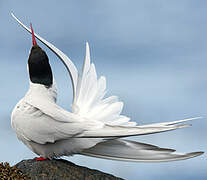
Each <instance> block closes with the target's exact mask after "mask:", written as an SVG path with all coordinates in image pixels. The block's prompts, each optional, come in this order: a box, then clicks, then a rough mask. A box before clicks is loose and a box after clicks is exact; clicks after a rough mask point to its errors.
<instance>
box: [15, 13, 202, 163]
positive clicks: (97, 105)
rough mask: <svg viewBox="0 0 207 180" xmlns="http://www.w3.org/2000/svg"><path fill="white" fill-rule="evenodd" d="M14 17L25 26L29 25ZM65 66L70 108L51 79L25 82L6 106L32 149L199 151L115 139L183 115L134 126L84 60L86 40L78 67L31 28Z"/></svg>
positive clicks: (137, 154)
mask: <svg viewBox="0 0 207 180" xmlns="http://www.w3.org/2000/svg"><path fill="white" fill-rule="evenodd" d="M12 16H13V17H14V18H15V19H16V20H17V22H18V23H19V24H20V25H21V26H23V27H24V28H25V29H26V30H27V31H28V32H30V33H31V31H30V29H29V28H27V27H26V26H25V25H24V24H22V23H21V22H20V21H19V20H18V19H17V18H16V17H15V16H14V15H13V14H12ZM35 36H36V38H37V39H39V40H40V41H41V42H43V43H44V44H45V45H46V46H47V47H49V48H50V49H51V50H52V51H53V52H54V53H55V54H56V55H57V56H58V57H59V58H60V60H61V61H62V62H63V63H64V65H65V66H66V68H67V70H68V72H69V74H70V77H71V80H72V85H73V103H72V112H68V111H66V110H64V109H63V108H61V107H59V106H58V105H56V97H57V90H56V85H55V83H53V85H52V86H51V87H50V88H46V87H45V86H44V85H41V84H35V83H32V82H30V88H29V91H28V92H27V94H26V95H25V96H24V98H23V99H21V100H20V102H19V103H18V104H17V105H16V107H15V108H14V110H13V112H12V117H11V124H12V127H13V129H14V130H15V132H16V134H17V137H18V138H19V139H20V140H21V141H22V142H23V143H24V144H25V145H26V146H28V147H29V148H30V149H31V150H32V151H33V152H34V153H36V154H38V155H40V156H42V157H47V158H50V159H51V158H53V157H59V156H63V155H66V156H68V155H72V154H83V155H88V156H94V157H100V158H106V159H114V160H123V161H137V162H139V161H140V162H161V161H172V160H182V159H187V158H191V157H195V156H198V155H201V154H202V153H203V152H194V153H187V154H179V153H175V150H172V149H164V148H159V147H157V146H153V145H148V144H143V143H139V142H134V141H129V140H124V139H120V138H121V137H127V136H136V135H144V134H152V133H159V132H164V131H170V130H175V129H178V128H183V127H188V126H189V125H188V124H187V125H186V124H180V123H182V122H185V121H189V120H193V119H198V118H191V119H184V120H179V121H173V122H166V123H156V124H149V125H140V126H136V122H133V121H130V118H128V117H126V116H124V115H121V112H122V108H123V102H121V101H119V100H118V97H116V96H111V97H107V98H105V93H106V79H105V77H104V76H101V77H100V78H98V77H97V74H96V69H95V65H94V64H93V63H91V61H90V51H89V45H88V43H87V44H86V56H85V61H84V64H83V68H82V72H81V73H78V71H77V69H76V67H75V65H74V64H73V63H72V61H71V60H70V59H69V58H68V57H67V56H66V55H65V54H64V53H63V52H61V51H60V50H59V49H57V48H56V47H55V46H54V45H52V44H51V43H49V42H47V41H46V40H45V39H43V38H41V37H40V36H39V35H37V34H35Z"/></svg>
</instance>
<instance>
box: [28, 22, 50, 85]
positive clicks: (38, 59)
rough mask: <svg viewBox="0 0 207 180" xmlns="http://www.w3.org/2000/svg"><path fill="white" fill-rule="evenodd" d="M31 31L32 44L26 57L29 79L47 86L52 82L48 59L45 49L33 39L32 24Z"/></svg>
mask: <svg viewBox="0 0 207 180" xmlns="http://www.w3.org/2000/svg"><path fill="white" fill-rule="evenodd" d="M31 31H32V42H33V46H32V49H31V52H30V55H29V59H28V67H29V76H30V80H31V81H32V82H33V83H37V84H42V85H45V86H47V87H49V86H51V85H52V83H53V76H52V70H51V67H50V64H49V59H48V57H47V54H46V53H45V51H43V50H42V49H41V48H40V47H39V46H38V45H37V43H36V41H35V36H34V32H33V29H32V24H31Z"/></svg>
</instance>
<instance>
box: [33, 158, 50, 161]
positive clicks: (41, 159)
mask: <svg viewBox="0 0 207 180" xmlns="http://www.w3.org/2000/svg"><path fill="white" fill-rule="evenodd" d="M47 159H48V158H44V157H37V158H35V160H36V161H44V160H47Z"/></svg>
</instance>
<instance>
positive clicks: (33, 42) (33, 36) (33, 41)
mask: <svg viewBox="0 0 207 180" xmlns="http://www.w3.org/2000/svg"><path fill="white" fill-rule="evenodd" d="M30 26H31V31H32V44H33V46H34V45H37V42H36V40H35V35H34V31H33V28H32V23H31V24H30Z"/></svg>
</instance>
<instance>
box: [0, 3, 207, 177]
mask: <svg viewBox="0 0 207 180" xmlns="http://www.w3.org/2000/svg"><path fill="white" fill-rule="evenodd" d="M206 8H207V2H206V1H199V0H197V1H195V0H194V1H193V0H182V1H179V0H174V1H169V0H157V1H154V0H140V1H137V0H131V1H127V0H102V1H98V0H87V1H86V0H73V1H72V0H68V1H49V0H44V1H40V0H36V1H33V2H31V1H27V0H21V1H14V0H7V1H6V0H1V1H0V23H1V26H0V27H1V28H0V82H1V89H0V92H1V94H0V117H1V118H0V119H1V126H0V142H1V145H0V146H1V150H0V152H1V155H0V161H8V162H10V163H11V164H15V163H17V162H18V161H20V160H22V159H26V158H33V157H35V155H34V154H33V153H32V152H30V150H28V149H27V147H26V146H24V145H23V144H22V143H21V142H20V141H18V140H17V138H16V136H15V134H14V132H13V130H12V129H11V127H10V114H11V111H12V109H13V107H14V106H15V104H16V103H17V102H18V100H19V99H20V98H21V97H23V96H24V94H25V93H26V91H27V89H28V85H29V84H28V82H29V81H28V73H27V69H26V66H27V59H28V53H29V50H30V48H31V46H32V42H31V36H30V35H29V34H28V33H27V32H25V31H24V30H23V29H22V28H21V27H20V26H19V25H18V24H17V23H16V22H15V21H14V19H12V17H11V16H10V13H11V12H13V13H14V14H15V15H16V16H17V17H18V18H20V19H21V20H22V21H23V22H24V23H25V24H27V25H29V23H30V22H32V23H33V28H34V30H35V32H37V33H38V34H40V35H41V36H42V37H44V38H45V39H47V40H48V41H50V42H52V43H53V44H54V45H55V46H57V47H58V48H59V49H61V50H62V51H63V52H65V53H66V54H67V55H68V56H69V57H70V58H71V59H72V60H73V62H74V64H75V65H77V67H78V69H81V66H82V62H83V59H84V52H85V50H84V49H85V42H86V41H88V42H89V44H90V47H91V56H92V61H93V62H94V63H95V65H96V69H97V72H98V75H105V76H106V78H107V87H108V88H107V89H108V93H107V95H112V94H113V95H118V96H119V97H120V99H121V100H123V101H124V102H125V106H124V110H123V113H124V114H126V115H127V116H130V117H131V118H132V120H133V121H136V122H137V123H138V124H147V123H152V122H164V121H172V120H179V119H183V118H189V117H195V116H203V117H204V118H203V119H202V120H198V121H195V122H192V123H193V126H192V127H190V128H186V129H183V130H177V131H173V132H167V133H162V134H156V135H149V136H140V137H135V138H133V139H135V140H137V141H140V142H145V143H152V144H155V145H159V146H162V147H167V148H175V149H177V151H180V152H190V151H206V150H207V143H206V136H207V133H206V132H207V131H206V128H207V36H206V32H207V20H206V17H207V11H206ZM39 44H40V46H41V47H42V48H43V49H44V50H45V51H46V52H47V54H48V56H49V58H50V63H51V65H52V69H53V72H54V76H55V79H56V81H57V84H58V90H59V99H58V104H59V105H60V106H62V107H64V108H66V109H68V110H70V104H71V100H72V89H71V82H70V79H69V76H68V74H67V72H66V70H65V68H64V66H63V64H62V63H61V62H60V60H59V59H58V58H57V57H56V56H55V55H54V54H53V53H51V52H50V50H49V49H48V48H46V47H45V46H44V45H42V44H41V43H39ZM67 159H68V160H71V161H73V162H74V163H76V164H79V165H82V166H87V167H89V168H95V169H98V170H101V171H104V172H108V173H111V174H113V175H116V176H119V177H122V178H125V179H129V180H137V179H147V180H148V179H152V178H153V179H168V180H171V179H172V180H174V179H182V180H185V179H186V180H190V179H192V180H193V179H199V180H200V179H206V177H207V172H206V164H207V160H206V155H205V154H204V155H203V156H200V157H197V158H194V159H190V160H186V161H179V162H171V163H157V164H155V163H149V164H144V163H126V162H117V161H110V160H101V159H95V158H87V157H83V156H74V157H72V158H67Z"/></svg>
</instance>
